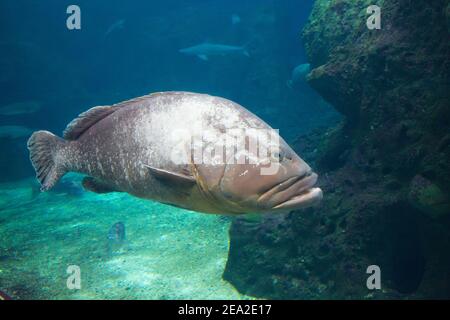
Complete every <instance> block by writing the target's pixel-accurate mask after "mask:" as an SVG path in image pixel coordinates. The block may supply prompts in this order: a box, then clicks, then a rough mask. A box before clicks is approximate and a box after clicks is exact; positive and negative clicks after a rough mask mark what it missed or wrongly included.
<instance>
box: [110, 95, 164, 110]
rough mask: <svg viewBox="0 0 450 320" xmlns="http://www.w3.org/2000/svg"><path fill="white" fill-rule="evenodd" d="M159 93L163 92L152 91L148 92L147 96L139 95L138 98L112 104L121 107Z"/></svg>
mask: <svg viewBox="0 0 450 320" xmlns="http://www.w3.org/2000/svg"><path fill="white" fill-rule="evenodd" d="M159 93H162V92H154V93H150V94H147V95H145V96H141V97H137V98H133V99H130V100H125V101H122V102H119V103H116V104H113V105H112V106H113V107H116V108H120V107H124V106H128V105H130V104H134V103H139V102H142V101H144V100H147V99H148V98H150V97H153V96H154V95H157V94H159Z"/></svg>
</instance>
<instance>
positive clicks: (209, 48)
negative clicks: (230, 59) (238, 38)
mask: <svg viewBox="0 0 450 320" xmlns="http://www.w3.org/2000/svg"><path fill="white" fill-rule="evenodd" d="M179 52H180V53H183V54H186V55H188V56H196V57H198V58H199V59H202V60H204V61H208V59H209V57H210V56H226V55H232V54H238V55H244V56H246V57H250V54H249V53H248V51H247V49H246V48H245V46H232V45H226V44H217V43H209V42H204V43H202V44H198V45H196V46H192V47H188V48H184V49H180V50H179Z"/></svg>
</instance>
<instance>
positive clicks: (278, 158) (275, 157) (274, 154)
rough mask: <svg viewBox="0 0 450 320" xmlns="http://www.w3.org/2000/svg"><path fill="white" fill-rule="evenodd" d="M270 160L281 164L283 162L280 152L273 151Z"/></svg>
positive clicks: (282, 155)
mask: <svg viewBox="0 0 450 320" xmlns="http://www.w3.org/2000/svg"><path fill="white" fill-rule="evenodd" d="M272 159H273V160H275V161H279V162H282V161H283V160H284V154H283V153H282V152H278V151H274V152H272Z"/></svg>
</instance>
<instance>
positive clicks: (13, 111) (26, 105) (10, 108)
mask: <svg viewBox="0 0 450 320" xmlns="http://www.w3.org/2000/svg"><path fill="white" fill-rule="evenodd" d="M40 109H41V104H40V103H39V102H36V101H22V102H16V103H11V104H8V105H6V106H2V107H0V115H3V116H15V115H21V114H28V113H35V112H37V111H39V110H40Z"/></svg>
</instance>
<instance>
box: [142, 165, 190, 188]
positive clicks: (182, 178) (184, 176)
mask: <svg viewBox="0 0 450 320" xmlns="http://www.w3.org/2000/svg"><path fill="white" fill-rule="evenodd" d="M145 167H146V168H147V169H148V170H149V171H150V173H151V174H152V175H153V176H154V177H155V178H156V179H158V180H160V181H163V182H165V183H169V184H172V185H178V186H186V187H191V186H193V185H194V184H195V183H196V180H195V178H194V177H193V176H192V175H190V173H188V172H186V173H184V172H183V173H177V172H172V171H168V170H164V169H158V168H155V167H152V166H149V165H145Z"/></svg>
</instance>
